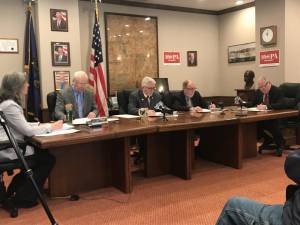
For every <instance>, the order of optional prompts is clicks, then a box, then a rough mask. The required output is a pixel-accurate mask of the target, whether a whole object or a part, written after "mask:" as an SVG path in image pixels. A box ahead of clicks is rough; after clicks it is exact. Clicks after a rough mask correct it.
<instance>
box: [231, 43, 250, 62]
mask: <svg viewBox="0 0 300 225" xmlns="http://www.w3.org/2000/svg"><path fill="white" fill-rule="evenodd" d="M249 61H255V42H251V43H246V44H240V45H232V46H229V47H228V63H240V62H249Z"/></svg>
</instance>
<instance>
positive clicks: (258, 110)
mask: <svg viewBox="0 0 300 225" xmlns="http://www.w3.org/2000/svg"><path fill="white" fill-rule="evenodd" d="M243 110H246V111H249V112H266V111H269V110H267V109H258V108H257V107H251V108H245V109H244V108H243Z"/></svg>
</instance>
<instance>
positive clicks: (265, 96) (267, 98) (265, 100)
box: [263, 94, 269, 105]
mask: <svg viewBox="0 0 300 225" xmlns="http://www.w3.org/2000/svg"><path fill="white" fill-rule="evenodd" d="M263 104H264V105H269V94H264V99H263Z"/></svg>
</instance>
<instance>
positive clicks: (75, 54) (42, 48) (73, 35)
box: [36, 0, 81, 108]
mask: <svg viewBox="0 0 300 225" xmlns="http://www.w3.org/2000/svg"><path fill="white" fill-rule="evenodd" d="M58 6H59V7H58ZM50 8H52V9H57V8H59V9H66V10H68V18H69V31H68V32H55V31H51V27H50V16H49V13H50ZM36 13H37V18H36V20H37V22H38V23H37V34H38V35H37V40H38V44H39V58H40V61H39V63H40V76H41V88H42V98H43V108H47V103H46V95H47V93H49V92H51V91H53V90H54V81H53V71H56V70H67V71H70V73H71V76H72V75H73V73H74V72H75V71H77V70H81V51H80V49H81V47H80V44H81V41H80V29H79V10H78V1H77V0H65V1H61V0H51V1H38V4H37V5H36ZM51 41H55V42H70V56H71V57H70V59H71V66H70V67H63V66H56V67H53V66H52V59H51V44H50V43H51Z"/></svg>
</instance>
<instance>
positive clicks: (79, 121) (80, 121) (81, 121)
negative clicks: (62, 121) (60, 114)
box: [72, 118, 91, 125]
mask: <svg viewBox="0 0 300 225" xmlns="http://www.w3.org/2000/svg"><path fill="white" fill-rule="evenodd" d="M89 121H91V119H89V118H77V119H74V120H73V121H72V124H73V125H83V124H87V122H89Z"/></svg>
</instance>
